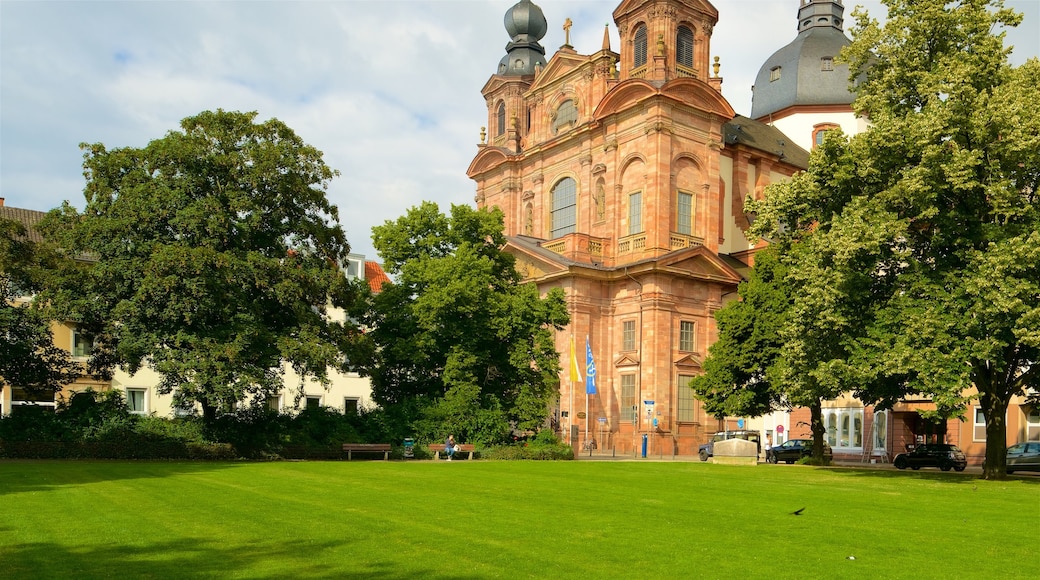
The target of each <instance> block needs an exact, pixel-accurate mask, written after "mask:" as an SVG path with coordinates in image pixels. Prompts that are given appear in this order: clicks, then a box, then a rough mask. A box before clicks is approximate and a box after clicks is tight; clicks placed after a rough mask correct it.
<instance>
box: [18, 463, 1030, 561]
mask: <svg viewBox="0 0 1040 580" xmlns="http://www.w3.org/2000/svg"><path fill="white" fill-rule="evenodd" d="M803 507H804V508H805V510H804V512H803V513H802V515H800V516H795V515H792V513H791V512H793V511H795V510H797V509H799V508H803ZM1038 546H1040V478H1037V477H1022V478H1018V479H1012V480H1009V481H1005V482H990V481H981V480H979V479H977V478H976V477H974V476H971V475H968V474H958V473H941V472H939V471H937V470H922V471H920V472H896V471H894V470H887V469H859V470H857V469H814V468H811V467H804V466H767V465H760V466H757V467H737V466H722V465H712V464H704V463H685V462H676V463H670V462H663V463H657V462H639V461H626V462H597V461H569V462H496V461H473V462H467V461H455V462H451V463H448V462H444V461H441V462H432V461H415V462H384V461H354V462H327V463H323V462H280V463H188V462H171V463H161V462H115V461H112V462H107V461H68V462H57V461H53V462H52V461H0V577H3V578H128V577H138V578H139V577H147V578H290V577H291V578H347V577H354V578H357V577H369V578H402V579H404V578H409V579H411V578H770V579H772V578H846V577H860V578H873V577H885V578H891V577H906V578H952V577H957V578H1011V577H1019V578H1040V557H1038V555H1037V554H1038V551H1037V550H1038Z"/></svg>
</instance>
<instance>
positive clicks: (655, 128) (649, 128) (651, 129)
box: [643, 121, 672, 135]
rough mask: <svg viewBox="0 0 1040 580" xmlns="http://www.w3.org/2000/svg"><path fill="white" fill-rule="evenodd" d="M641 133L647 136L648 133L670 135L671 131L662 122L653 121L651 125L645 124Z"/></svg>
mask: <svg viewBox="0 0 1040 580" xmlns="http://www.w3.org/2000/svg"><path fill="white" fill-rule="evenodd" d="M643 132H644V133H645V134H647V135H649V134H650V133H665V134H666V135H670V134H671V133H672V130H671V128H669V127H668V125H667V124H665V122H664V121H654V122H653V123H647V124H646V127H644V128H643Z"/></svg>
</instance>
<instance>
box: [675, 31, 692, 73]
mask: <svg viewBox="0 0 1040 580" xmlns="http://www.w3.org/2000/svg"><path fill="white" fill-rule="evenodd" d="M675 62H677V63H679V64H681V65H682V66H686V67H690V68H693V31H692V30H690V29H689V28H688V27H686V26H680V27H679V30H678V32H676V33H675Z"/></svg>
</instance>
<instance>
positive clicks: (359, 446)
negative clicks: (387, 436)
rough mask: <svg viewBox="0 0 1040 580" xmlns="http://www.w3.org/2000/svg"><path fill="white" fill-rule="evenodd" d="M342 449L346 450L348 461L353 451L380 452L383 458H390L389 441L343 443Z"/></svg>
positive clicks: (351, 457)
mask: <svg viewBox="0 0 1040 580" xmlns="http://www.w3.org/2000/svg"><path fill="white" fill-rule="evenodd" d="M343 451H346V452H347V460H348V461H349V460H351V459H353V454H354V453H382V454H383V459H390V444H389V443H344V444H343Z"/></svg>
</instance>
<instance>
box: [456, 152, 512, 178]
mask: <svg viewBox="0 0 1040 580" xmlns="http://www.w3.org/2000/svg"><path fill="white" fill-rule="evenodd" d="M510 157H511V155H510V154H509V151H508V150H506V149H503V148H501V147H481V148H480V151H479V152H478V153H477V156H476V157H474V158H473V161H470V163H469V167H468V168H466V175H468V176H469V177H471V178H472V177H475V176H477V175H480V174H481V173H485V172H487V171H490V170H491V169H494V168H495V167H498V166H499V165H501V164H503V163H506V162H508V161H509V160H510Z"/></svg>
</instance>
